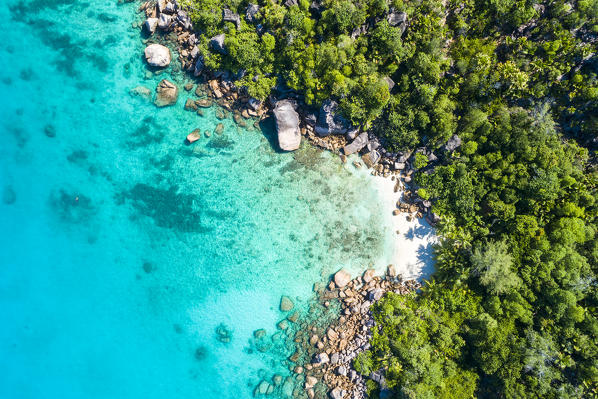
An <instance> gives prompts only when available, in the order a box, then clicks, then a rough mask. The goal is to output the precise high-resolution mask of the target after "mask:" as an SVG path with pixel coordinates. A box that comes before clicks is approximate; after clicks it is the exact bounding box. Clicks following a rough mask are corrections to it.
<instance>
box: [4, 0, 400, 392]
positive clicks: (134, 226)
mask: <svg viewBox="0 0 598 399" xmlns="http://www.w3.org/2000/svg"><path fill="white" fill-rule="evenodd" d="M138 5H139V4H138V3H137V2H135V3H128V4H117V2H116V0H107V1H97V0H96V1H83V0H23V1H14V0H7V1H4V2H3V4H2V6H1V7H0V20H1V21H3V27H2V29H0V59H1V60H2V68H1V69H0V92H1V94H2V95H1V96H0V103H1V104H0V132H1V141H2V142H1V144H0V194H1V195H2V197H1V201H0V227H1V230H0V325H1V328H0V370H1V371H0V398H7V399H10V398H35V399H43V398H61V399H70V398H88V399H91V398H111V399H116V398H144V399H150V398H204V399H210V398H249V397H253V392H254V389H255V387H256V385H258V384H259V383H260V381H262V380H266V381H271V379H272V377H273V376H274V375H275V374H279V375H281V376H282V377H283V378H286V377H287V376H289V375H290V372H289V366H291V365H290V364H289V363H288V362H287V361H286V360H285V359H286V358H287V357H288V356H289V355H290V354H291V353H293V348H292V347H291V346H290V345H288V341H289V340H288V337H285V333H283V332H278V333H277V328H276V323H277V322H278V321H279V320H281V319H283V318H284V317H285V315H284V314H283V313H281V312H280V311H279V309H278V306H279V302H280V297H281V295H283V294H284V295H288V296H290V297H291V298H292V299H293V300H294V301H295V304H296V308H297V309H299V310H302V311H304V309H306V307H307V304H308V302H309V299H310V296H311V295H312V294H311V293H312V285H313V284H314V283H315V282H324V283H325V282H326V281H327V280H328V278H329V276H330V274H331V273H334V272H335V271H336V270H338V269H339V268H341V267H346V268H347V269H349V270H351V271H352V272H354V273H357V272H358V271H361V270H363V269H364V268H365V267H367V266H369V265H373V266H377V267H380V266H385V262H386V259H385V257H387V256H389V254H390V253H391V252H392V245H391V242H390V241H391V240H392V239H393V236H392V234H391V233H392V232H390V231H389V229H390V227H389V223H388V221H387V220H385V218H387V217H388V215H386V213H385V212H383V211H382V209H381V205H380V201H379V198H378V193H377V191H376V190H375V189H374V187H372V184H371V179H367V177H366V176H364V175H363V174H354V173H350V172H348V171H347V169H346V168H344V167H343V166H342V165H341V163H340V161H339V160H338V158H335V157H333V156H332V155H330V154H328V153H323V152H320V151H317V150H315V149H313V148H311V147H310V146H309V145H307V144H305V143H304V145H303V147H302V148H301V149H300V150H299V151H297V152H295V153H282V152H280V151H278V150H277V148H276V139H275V136H274V130H273V123H272V121H268V120H266V121H263V122H262V123H261V124H260V127H259V128H254V127H253V126H252V124H251V123H250V124H249V125H248V127H247V128H242V127H238V126H237V125H236V124H235V122H234V121H233V120H232V119H226V120H223V121H220V120H219V119H217V118H216V116H215V115H216V111H217V110H216V109H209V110H207V111H206V113H205V115H204V116H203V117H201V116H198V115H196V114H195V113H192V112H188V111H185V110H184V108H183V105H184V103H185V100H186V98H187V97H191V96H192V93H188V92H186V91H185V90H183V85H184V84H185V83H187V82H189V80H187V79H188V77H185V75H184V74H181V73H180V71H177V68H178V67H177V65H178V62H176V61H173V63H172V66H171V67H170V68H168V69H167V70H166V71H164V72H163V73H162V74H159V75H155V74H152V73H150V71H148V70H147V68H146V66H145V65H144V63H143V59H142V54H143V48H144V45H143V43H142V40H143V39H144V37H143V36H142V35H141V33H140V31H139V29H138V28H136V27H134V24H137V23H138V22H139V21H141V18H142V17H141V16H140V15H139V14H137V7H138ZM174 58H175V59H176V56H175V57H174ZM164 77H168V78H169V79H171V80H173V81H174V82H176V83H177V85H178V86H179V88H180V91H181V95H180V97H179V101H178V103H177V104H176V105H175V106H172V107H167V108H162V109H158V108H156V107H155V106H154V105H153V104H152V103H151V101H147V100H145V99H144V98H143V97H139V96H132V95H130V94H129V92H130V90H131V89H133V88H135V87H137V86H140V85H141V86H145V87H147V88H149V89H150V90H151V91H152V93H153V92H154V89H155V87H156V85H157V83H158V82H159V81H160V79H162V78H164ZM220 122H222V123H223V124H224V126H225V129H224V132H223V133H222V134H221V135H219V134H216V133H214V130H215V128H216V126H217V124H218V123H220ZM195 128H199V129H201V130H202V133H203V132H205V131H210V132H212V135H211V137H210V138H206V137H203V138H202V139H201V140H199V141H198V142H197V143H195V144H193V145H191V146H187V145H185V144H184V138H185V136H186V135H187V133H189V132H190V131H191V130H193V129H195ZM261 328H264V329H266V331H267V333H268V339H271V340H272V345H270V346H269V347H268V348H269V349H268V350H266V351H265V352H260V351H259V350H257V349H256V346H255V342H254V340H253V332H254V330H257V329H261ZM217 331H220V333H221V334H222V332H223V331H224V335H225V336H226V339H224V341H229V342H222V336H219V335H218V333H217ZM218 338H220V339H218ZM288 388H289V387H288V386H287V387H286V388H285V389H286V391H285V390H283V389H282V387H281V386H279V387H277V388H276V390H275V392H274V393H272V395H270V397H279V396H284V395H285V392H286V394H288Z"/></svg>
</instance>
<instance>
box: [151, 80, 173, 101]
mask: <svg viewBox="0 0 598 399" xmlns="http://www.w3.org/2000/svg"><path fill="white" fill-rule="evenodd" d="M156 92H157V96H156V100H155V101H154V104H156V106H157V107H166V106H168V105H172V104H174V103H176V101H177V99H178V98H179V89H178V87H176V85H175V84H174V83H172V82H170V81H168V80H166V79H163V80H162V81H160V83H158V87H156Z"/></svg>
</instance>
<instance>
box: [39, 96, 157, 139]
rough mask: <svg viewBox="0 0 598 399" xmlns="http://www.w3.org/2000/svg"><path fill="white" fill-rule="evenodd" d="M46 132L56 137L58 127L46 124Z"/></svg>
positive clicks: (48, 135)
mask: <svg viewBox="0 0 598 399" xmlns="http://www.w3.org/2000/svg"><path fill="white" fill-rule="evenodd" d="M147 91H148V92H149V96H150V97H151V96H152V92H151V91H150V90H149V89H147ZM44 134H45V135H46V136H47V137H50V138H53V137H56V128H55V127H54V126H52V125H46V126H45V127H44Z"/></svg>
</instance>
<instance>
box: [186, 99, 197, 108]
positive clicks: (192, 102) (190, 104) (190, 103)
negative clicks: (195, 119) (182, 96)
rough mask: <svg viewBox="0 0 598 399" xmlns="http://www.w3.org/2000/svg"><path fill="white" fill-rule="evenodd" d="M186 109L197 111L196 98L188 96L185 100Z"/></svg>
mask: <svg viewBox="0 0 598 399" xmlns="http://www.w3.org/2000/svg"><path fill="white" fill-rule="evenodd" d="M185 109H186V110H187V111H197V104H196V103H195V100H192V99H190V98H188V99H187V101H186V102H185Z"/></svg>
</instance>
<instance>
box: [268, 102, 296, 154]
mask: <svg viewBox="0 0 598 399" xmlns="http://www.w3.org/2000/svg"><path fill="white" fill-rule="evenodd" d="M274 117H275V118H276V130H277V132H278V145H280V148H281V149H282V150H285V151H294V150H296V149H298V148H299V146H300V145H301V131H300V129H299V114H297V112H296V111H295V108H294V106H293V104H292V103H291V102H290V101H288V100H282V101H278V102H277V103H276V108H274Z"/></svg>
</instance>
